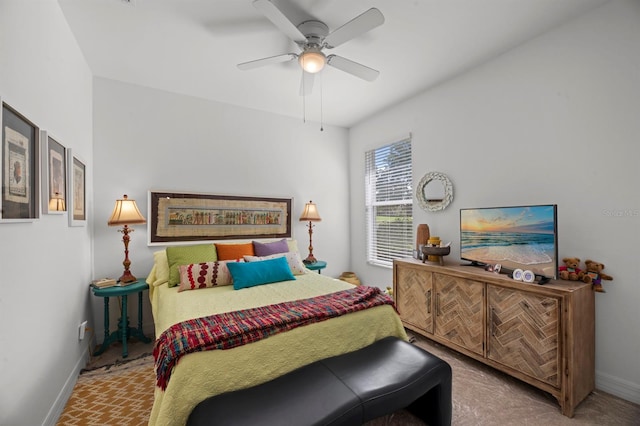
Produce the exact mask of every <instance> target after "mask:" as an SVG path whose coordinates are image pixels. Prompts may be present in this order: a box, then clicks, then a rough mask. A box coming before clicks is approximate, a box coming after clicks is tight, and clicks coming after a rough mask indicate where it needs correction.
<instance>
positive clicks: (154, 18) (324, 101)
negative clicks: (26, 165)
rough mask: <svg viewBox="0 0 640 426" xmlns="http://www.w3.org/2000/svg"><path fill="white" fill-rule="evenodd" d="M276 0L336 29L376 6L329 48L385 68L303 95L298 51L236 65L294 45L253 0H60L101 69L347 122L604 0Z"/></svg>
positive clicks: (292, 14)
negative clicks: (364, 25)
mask: <svg viewBox="0 0 640 426" xmlns="http://www.w3.org/2000/svg"><path fill="white" fill-rule="evenodd" d="M272 1H273V3H274V4H275V5H276V6H278V7H279V8H280V9H281V10H283V11H284V12H285V13H286V14H287V16H288V17H289V18H290V19H291V20H292V21H293V22H294V23H298V22H302V21H305V20H309V19H315V20H320V21H323V22H325V23H326V24H327V25H328V26H329V29H330V31H331V30H334V29H336V28H337V27H339V26H341V25H343V24H344V23H346V22H347V21H349V20H351V19H352V18H354V17H356V16H357V15H359V14H360V13H362V12H364V11H365V10H367V9H369V8H371V7H376V8H378V9H379V10H380V11H381V12H382V13H383V15H384V17H385V22H384V24H383V25H382V26H380V27H377V28H375V29H373V30H371V31H370V32H368V33H366V34H364V35H362V36H360V37H358V38H356V39H353V40H350V41H348V42H347V43H344V44H343V45H341V46H338V47H336V48H335V49H333V50H331V51H330V53H335V54H337V55H340V56H343V57H346V58H348V59H351V60H353V61H356V62H359V63H361V64H364V65H367V66H369V67H371V68H374V69H377V70H379V71H380V76H379V77H378V79H377V80H375V81H373V82H367V81H364V80H360V79H358V78H356V77H354V76H352V75H350V74H346V73H344V72H342V71H340V70H338V69H335V68H331V67H326V68H325V70H323V71H322V76H321V77H320V78H316V84H315V87H314V92H313V94H312V95H310V96H307V97H306V98H305V100H304V105H303V97H301V96H300V95H299V89H300V78H301V70H300V68H299V66H298V64H297V62H296V61H291V62H287V63H282V64H275V65H269V66H266V67H262V68H258V69H253V70H247V71H240V70H239V69H238V68H237V67H236V65H237V64H238V63H241V62H246V61H251V60H254V59H259V58H263V57H267V56H273V55H278V54H282V53H289V52H295V53H298V52H299V49H298V47H297V46H296V45H295V44H294V43H293V42H292V41H290V40H289V39H288V38H287V37H286V36H285V35H284V34H283V33H281V32H280V31H279V30H278V29H277V28H276V27H275V26H274V25H273V24H272V23H271V21H269V20H267V19H266V18H265V17H264V15H262V14H261V13H260V12H259V11H258V10H257V9H255V8H254V7H253V5H252V0H130V1H129V2H127V1H126V0H58V2H59V4H60V5H61V7H62V11H63V13H64V15H65V17H66V19H67V21H68V22H69V26H70V28H71V30H72V32H73V34H74V35H75V37H76V39H77V41H78V44H79V46H80V48H81V49H82V52H83V53H84V56H85V58H86V60H87V62H88V64H89V66H90V68H91V71H92V72H93V73H94V75H96V76H99V77H105V78H110V79H115V80H120V81H123V82H128V83H133V84H138V85H142V86H147V87H152V88H156V89H162V90H166V91H169V92H174V93H179V94H185V95H191V96H197V97H200V98H205V99H210V100H214V101H219V102H224V103H228V104H233V105H238V106H242V107H247V108H253V109H258V110H264V111H271V112H274V113H278V114H282V115H287V116H291V117H296V118H299V119H301V120H302V119H303V118H305V117H306V121H309V122H319V121H320V120H321V118H322V121H323V122H324V123H325V124H333V125H337V126H342V127H351V126H353V125H354V124H356V123H358V122H359V121H360V120H362V119H363V118H365V117H368V116H370V115H371V114H373V113H375V112H377V111H380V110H383V109H385V108H387V107H389V106H391V105H394V104H396V103H398V102H400V101H402V100H404V99H407V98H409V97H411V96H412V95H414V94H416V93H417V92H420V91H423V90H425V89H428V88H430V87H433V86H434V85H437V84H438V83H440V82H442V81H444V80H446V79H448V78H450V77H452V76H454V75H456V74H459V73H461V72H464V71H465V70H467V69H469V68H472V67H474V66H476V65H478V64H480V63H482V62H484V61H486V60H488V59H489V58H492V57H495V56H496V55H500V54H501V53H503V52H505V51H507V50H509V49H511V48H513V47H515V46H517V45H519V44H521V43H522V42H524V41H526V40H529V39H531V38H533V37H536V36H537V35H539V34H541V33H543V32H545V31H548V30H549V29H551V28H553V27H555V26H557V25H559V24H561V23H562V22H564V21H566V20H568V19H571V18H573V17H575V16H577V15H579V14H582V13H584V12H586V11H587V10H589V9H591V8H592V7H594V6H597V5H600V4H602V3H605V2H606V1H607V0H272ZM320 80H321V81H320ZM320 86H322V88H321V89H322V90H319V89H320ZM320 105H322V111H321V110H320Z"/></svg>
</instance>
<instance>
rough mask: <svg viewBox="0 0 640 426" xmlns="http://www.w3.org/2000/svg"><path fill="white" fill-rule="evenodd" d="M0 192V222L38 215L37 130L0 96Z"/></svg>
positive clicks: (22, 220) (38, 159)
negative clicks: (0, 130)
mask: <svg viewBox="0 0 640 426" xmlns="http://www.w3.org/2000/svg"><path fill="white" fill-rule="evenodd" d="M0 104H1V105H2V112H1V113H0V128H1V129H2V133H1V134H2V144H1V151H2V154H1V158H2V162H1V164H2V195H1V196H0V223H14V222H33V221H35V220H37V219H39V218H40V175H39V173H40V145H39V143H40V140H39V136H40V130H39V129H38V126H36V125H35V124H34V123H33V122H32V121H31V120H29V119H28V118H26V117H25V116H24V115H22V114H21V113H20V112H18V111H17V110H16V109H14V108H13V107H11V106H10V105H8V104H7V103H5V102H4V101H3V99H2V98H0Z"/></svg>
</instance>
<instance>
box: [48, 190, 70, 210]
mask: <svg viewBox="0 0 640 426" xmlns="http://www.w3.org/2000/svg"><path fill="white" fill-rule="evenodd" d="M65 210H67V208H66V206H65V204H64V198H62V197H60V193H58V192H56V195H55V196H54V197H52V198H50V199H49V211H54V212H63V211H65Z"/></svg>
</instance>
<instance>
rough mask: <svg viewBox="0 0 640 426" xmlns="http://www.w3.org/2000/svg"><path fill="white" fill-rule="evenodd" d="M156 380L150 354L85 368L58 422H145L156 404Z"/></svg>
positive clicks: (87, 425)
mask: <svg viewBox="0 0 640 426" xmlns="http://www.w3.org/2000/svg"><path fill="white" fill-rule="evenodd" d="M154 384H155V374H154V372H153V356H151V355H144V356H142V357H140V358H138V359H134V360H127V361H125V362H116V363H115V364H112V365H108V366H105V367H100V368H96V369H93V370H88V371H87V370H85V371H83V372H82V373H81V374H80V377H79V378H78V381H77V383H76V385H75V387H74V388H73V393H72V394H71V398H69V401H67V405H66V406H65V408H64V411H63V412H62V415H61V416H60V419H59V420H58V423H57V425H59V426H73V425H78V426H111V425H113V426H116V425H118V426H120V425H122V426H140V425H146V424H147V423H148V421H149V413H150V412H151V406H152V405H153V388H154Z"/></svg>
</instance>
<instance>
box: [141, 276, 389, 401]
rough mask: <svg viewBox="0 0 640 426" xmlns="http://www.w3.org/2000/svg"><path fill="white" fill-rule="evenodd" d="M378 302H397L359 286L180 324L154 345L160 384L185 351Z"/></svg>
mask: <svg viewBox="0 0 640 426" xmlns="http://www.w3.org/2000/svg"><path fill="white" fill-rule="evenodd" d="M379 305H393V300H392V299H391V298H390V297H389V296H387V295H386V294H384V293H382V292H381V291H380V289H379V288H377V287H367V286H359V287H355V288H353V289H349V290H343V291H339V292H336V293H330V294H327V295H323V296H318V297H312V298H310V299H302V300H295V301H292V302H284V303H278V304H275V305H268V306H263V307H260V308H252V309H245V310H242V311H234V312H226V313H223V314H217V315H210V316H206V317H201V318H195V319H190V320H187V321H183V322H180V323H178V324H175V325H173V326H171V327H170V328H168V329H167V330H165V331H164V332H163V333H162V335H160V337H159V338H158V339H157V340H156V342H155V344H154V348H153V356H154V359H155V363H156V383H157V385H158V386H159V387H160V388H161V389H163V390H164V389H166V388H167V383H168V382H169V378H170V377H171V371H172V370H173V367H174V366H175V365H176V364H177V362H178V360H179V359H180V357H181V356H183V355H186V354H189V353H192V352H198V351H205V350H210V349H231V348H235V347H236V346H240V345H244V344H246V343H251V342H255V341H258V340H261V339H265V338H267V337H269V336H272V335H274V334H276V333H279V332H282V331H287V330H291V329H293V328H296V327H300V326H303V325H307V324H312V323H315V322H320V321H324V320H327V319H330V318H334V317H337V316H340V315H344V314H348V313H351V312H356V311H360V310H363V309H367V308H371V307H374V306H379Z"/></svg>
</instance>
